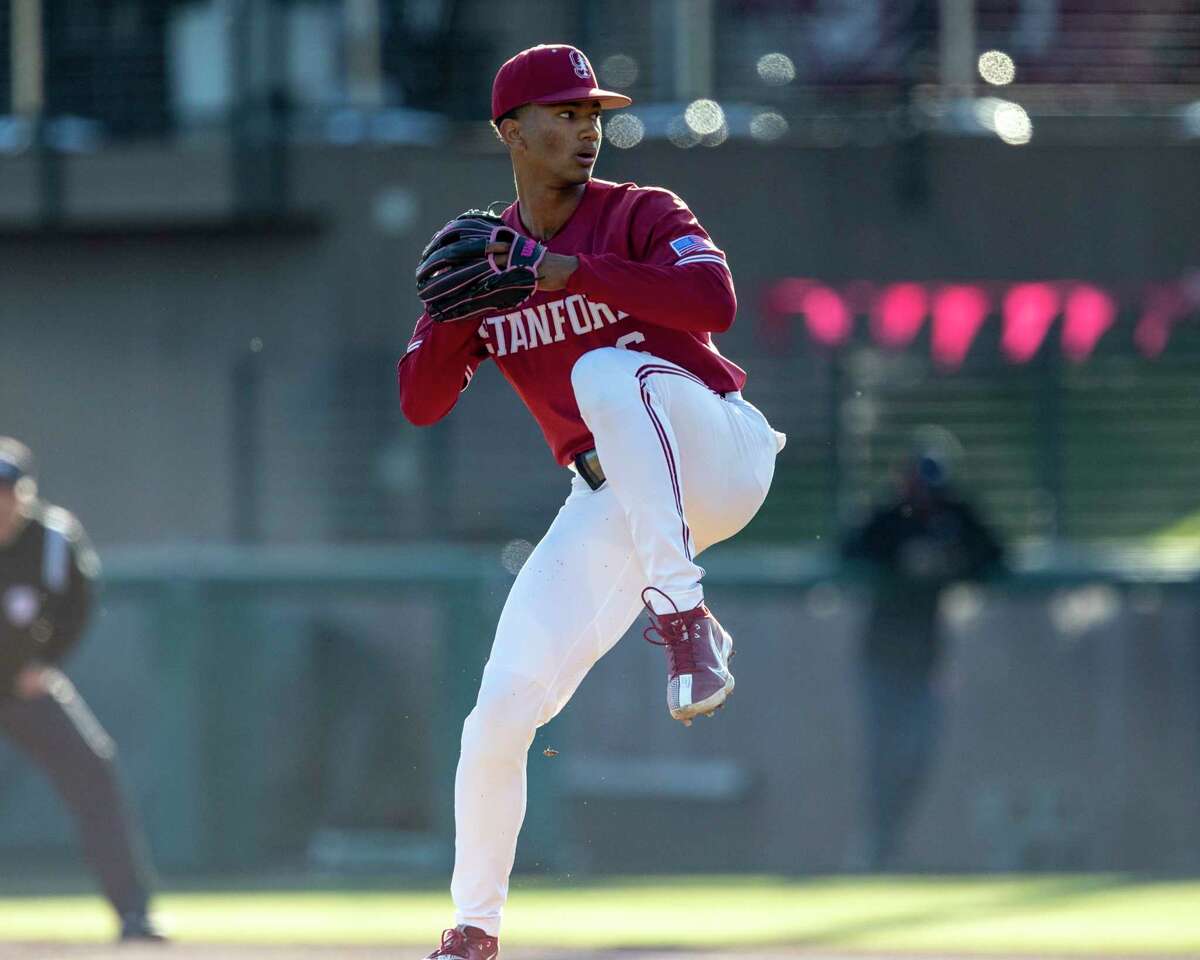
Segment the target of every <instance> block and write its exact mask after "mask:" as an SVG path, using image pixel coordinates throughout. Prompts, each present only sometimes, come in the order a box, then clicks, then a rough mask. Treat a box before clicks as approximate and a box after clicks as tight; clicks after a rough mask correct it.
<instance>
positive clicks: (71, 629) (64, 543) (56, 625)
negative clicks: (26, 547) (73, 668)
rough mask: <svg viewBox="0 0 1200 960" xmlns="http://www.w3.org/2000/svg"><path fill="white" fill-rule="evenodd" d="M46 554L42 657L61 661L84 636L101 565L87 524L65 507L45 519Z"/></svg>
mask: <svg viewBox="0 0 1200 960" xmlns="http://www.w3.org/2000/svg"><path fill="white" fill-rule="evenodd" d="M44 522H45V524H46V539H45V544H44V547H43V553H42V587H43V589H44V591H45V606H44V608H43V612H42V621H43V623H44V625H45V626H44V628H43V629H45V630H47V631H48V632H47V633H46V635H45V636H44V637H43V638H39V639H41V640H42V646H41V649H40V651H39V654H38V659H40V660H43V661H45V662H46V663H58V662H59V661H60V660H62V659H63V658H64V657H65V656H66V655H67V654H68V653H70V652H71V650H72V649H73V648H74V647H75V645H76V644H77V643H78V642H79V638H80V637H81V636H83V631H84V628H85V627H86V626H87V622H88V616H89V614H90V613H91V609H92V598H93V594H94V592H95V579H96V576H97V575H98V574H99V570H100V564H99V562H98V561H97V559H96V553H95V551H94V550H93V549H92V545H91V542H90V541H89V540H88V536H87V533H86V532H84V529H83V525H82V524H81V523H80V522H79V521H78V520H76V519H75V517H73V516H72V515H71V514H69V513H67V512H66V511H65V510H58V509H56V508H52V509H51V510H50V511H48V512H47V516H46V518H45V521H44Z"/></svg>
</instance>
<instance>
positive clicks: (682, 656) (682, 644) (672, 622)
mask: <svg viewBox="0 0 1200 960" xmlns="http://www.w3.org/2000/svg"><path fill="white" fill-rule="evenodd" d="M651 591H653V592H654V593H657V594H660V595H662V596H663V597H664V598H665V599H666V601H667V603H669V604H670V605H671V606H672V607H674V608H675V615H674V616H670V615H668V614H661V613H655V612H654V608H653V607H652V606H650V601H649V600H647V599H646V594H648V593H650V592H651ZM642 605H643V606H644V607H645V608H646V612H647V613H648V614H650V626H648V627H647V628H646V629H645V630H643V631H642V639H643V640H645V641H646V642H647V643H652V644H654V645H655V646H656V647H663V648H665V649H666V651H667V666H668V668H669V669H670V671H671V673H672V675H676V674H681V673H695V672H696V651H695V648H694V647H693V646H692V640H693V638H692V636H691V624H690V623H689V620H688V618H687V617H684V616H683V615H682V614H681V613H680V610H679V607H677V606H675V601H674V600H672V599H671V598H670V597H668V596H667V595H666V594H665V593H663V592H662V591H661V590H659V589H658V587H647V588H646V589H645V590H643V591H642ZM652 633H654V634H657V635H658V637H659V639H658V640H655V639H654V638H653V637H651V636H650V634H652Z"/></svg>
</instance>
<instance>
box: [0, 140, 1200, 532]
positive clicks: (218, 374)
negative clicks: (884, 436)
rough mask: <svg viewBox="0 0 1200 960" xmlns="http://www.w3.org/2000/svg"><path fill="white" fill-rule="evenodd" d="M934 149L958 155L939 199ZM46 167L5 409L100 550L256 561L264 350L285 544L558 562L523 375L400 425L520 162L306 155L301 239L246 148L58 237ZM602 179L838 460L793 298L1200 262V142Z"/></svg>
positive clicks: (941, 179) (12, 239) (6, 172)
mask: <svg viewBox="0 0 1200 960" xmlns="http://www.w3.org/2000/svg"><path fill="white" fill-rule="evenodd" d="M914 149H921V150H924V151H925V152H926V154H927V158H928V166H927V170H928V180H927V182H926V183H925V184H924V186H923V187H922V188H921V189H919V190H917V192H916V194H915V195H914V193H913V189H912V183H911V170H910V169H909V165H910V163H911V161H912V157H911V156H910V155H909V151H912V150H914ZM29 164H30V161H28V160H7V161H5V162H4V167H3V176H0V211H3V213H4V216H3V224H4V230H5V232H4V234H3V236H2V237H0V258H2V260H3V262H4V264H5V268H6V269H5V275H6V281H5V283H6V286H5V296H4V298H3V300H2V301H0V325H2V327H3V332H4V344H5V349H4V351H3V353H2V355H0V409H2V410H3V412H4V419H5V429H6V430H8V431H9V432H11V433H14V434H17V435H20V436H22V437H25V438H27V439H28V440H29V442H30V443H31V444H32V445H33V446H34V448H35V449H36V450H37V451H38V452H39V453H40V455H41V460H42V465H43V477H44V482H43V488H44V491H45V492H46V493H47V494H49V495H50V496H51V497H54V498H57V499H59V500H60V501H62V502H64V503H66V504H69V505H70V506H71V507H72V508H74V509H75V510H76V511H77V512H78V513H79V514H80V515H81V516H82V517H83V518H84V520H85V522H86V523H87V524H88V526H89V527H90V528H91V530H92V533H93V535H94V537H95V538H96V539H97V540H98V541H99V542H101V543H102V544H107V543H126V542H142V541H147V540H151V541H155V540H177V539H205V540H220V539H223V538H226V537H229V536H231V535H233V533H234V530H235V526H236V514H237V507H236V504H235V498H236V497H237V496H239V495H240V494H239V493H237V490H238V488H237V486H236V481H235V476H236V462H235V461H236V458H237V455H236V454H235V442H236V439H237V438H236V437H235V436H234V428H233V422H234V418H235V415H240V413H241V412H242V411H243V409H244V408H243V407H241V406H238V404H239V403H244V402H245V397H244V396H242V397H241V398H240V399H239V394H237V393H236V391H235V388H234V386H233V377H234V368H235V366H236V365H237V364H238V363H239V362H242V363H245V362H247V357H249V356H250V354H251V353H252V347H251V343H252V341H254V340H256V339H257V341H259V343H260V345H261V351H260V352H257V353H255V354H254V356H252V357H250V360H251V361H254V362H255V363H256V364H257V367H256V369H257V370H258V372H259V374H260V377H261V383H260V386H259V390H258V394H257V398H258V399H257V401H255V402H256V404H257V411H256V413H255V414H254V418H255V422H256V423H257V424H258V432H257V444H256V446H255V447H254V454H253V460H254V469H255V474H254V476H255V481H254V482H255V484H256V486H255V489H256V490H257V491H258V493H257V495H258V497H259V504H260V507H261V509H260V511H259V512H260V516H259V518H258V521H257V523H258V527H257V531H256V532H257V534H258V535H259V536H261V537H262V538H265V539H267V540H281V541H296V540H324V539H338V538H343V537H346V536H350V537H352V538H354V537H358V538H361V537H363V536H368V537H369V536H371V535H372V534H374V535H376V536H385V537H386V536H398V535H406V534H413V533H428V532H430V531H431V529H432V528H431V527H430V525H429V518H430V511H431V509H436V508H438V507H439V504H440V505H441V508H444V510H448V511H449V515H448V517H446V520H447V523H448V530H447V529H446V528H441V529H443V531H445V532H450V533H455V534H464V535H476V536H489V535H503V534H509V533H511V534H519V535H524V536H528V537H529V538H531V539H535V538H536V535H537V533H538V532H539V531H540V527H541V525H542V524H543V521H544V519H545V518H546V517H548V516H549V514H550V512H551V511H552V510H553V509H554V506H555V504H556V502H557V499H558V497H559V496H560V495H561V490H562V488H563V487H564V484H565V481H564V479H563V478H561V477H559V476H558V475H557V473H556V470H555V468H554V466H553V464H552V462H551V461H550V460H549V457H548V455H547V454H546V452H545V450H544V447H543V445H542V442H541V439H540V437H539V436H538V435H537V433H536V430H535V428H534V427H533V425H532V422H531V421H530V420H529V418H528V417H527V416H526V415H525V414H524V412H523V411H521V410H520V409H519V408H518V405H517V402H516V400H515V398H514V397H513V396H512V395H511V392H510V391H508V390H507V388H506V387H505V385H503V383H502V382H501V380H500V378H499V377H498V376H497V375H496V374H495V373H494V372H492V371H488V372H485V374H484V375H483V376H481V377H480V378H478V379H477V380H476V382H475V383H474V384H473V385H472V387H471V389H470V391H469V392H468V393H467V394H466V395H465V397H464V400H463V401H462V404H461V407H462V409H461V410H460V411H459V414H458V415H457V416H455V417H452V418H450V420H449V421H447V422H446V423H444V424H442V425H439V426H437V427H435V428H433V429H431V430H426V431H417V430H413V429H411V428H409V427H408V426H407V425H405V424H404V423H403V422H402V419H401V417H400V414H399V411H398V409H396V407H395V405H394V401H393V394H394V386H393V373H392V366H393V364H394V360H395V358H396V357H398V356H399V354H400V352H401V351H402V349H403V346H404V344H405V342H406V340H407V337H408V334H409V333H410V331H411V325H412V323H413V321H414V319H415V316H416V313H417V306H418V304H417V301H416V299H415V297H414V296H413V293H412V291H411V287H410V270H411V266H412V264H413V263H414V261H415V258H416V255H417V253H418V251H419V249H420V247H421V246H422V245H423V244H424V242H425V240H426V239H427V237H428V236H429V234H430V233H432V231H433V230H434V229H436V227H437V226H438V225H440V224H441V223H442V222H443V220H444V219H445V218H446V217H448V216H450V215H451V214H453V213H454V212H456V211H458V210H460V209H462V208H465V207H468V206H473V205H478V204H481V203H487V202H489V201H492V200H501V199H506V198H510V197H511V196H512V193H513V190H512V183H511V175H510V171H509V169H508V163H507V158H506V157H505V156H504V155H503V154H502V153H500V152H499V151H498V149H494V148H492V147H489V146H486V142H485V144H484V145H480V146H475V147H472V146H469V145H462V146H458V147H453V146H452V147H447V148H445V149H437V150H433V149H428V148H415V147H413V148H394V149H382V148H381V149H364V148H358V149H355V150H339V149H337V148H332V147H325V148H315V147H297V148H294V149H293V151H292V153H291V160H290V164H289V167H288V172H287V182H288V184H289V197H290V200H289V203H288V208H287V213H286V215H284V216H281V217H273V218H268V219H253V220H247V219H246V218H245V217H241V218H239V217H237V216H235V215H234V214H235V210H236V206H235V190H234V178H233V177H232V175H231V173H230V171H231V169H232V167H231V164H230V161H229V156H228V154H227V152H226V151H224V150H223V149H222V148H221V147H220V145H219V144H214V145H212V146H210V147H206V148H200V147H197V148H192V149H183V148H176V149H167V148H163V149H160V150H158V149H149V148H128V149H127V150H123V149H113V150H110V151H106V152H105V153H103V154H100V155H97V156H83V157H76V158H71V159H68V160H66V161H65V164H64V168H63V171H62V176H63V183H64V186H65V189H64V198H65V200H64V206H63V210H62V218H61V221H60V222H59V223H58V224H56V225H55V226H53V227H52V228H45V227H43V226H41V225H39V223H38V222H37V221H36V220H33V219H32V218H31V216H30V214H29V209H28V207H29V196H30V186H31V185H32V184H35V183H36V180H37V178H36V176H35V175H34V174H32V173H31V170H30V165H29ZM599 172H600V173H601V174H602V175H604V176H605V177H608V178H612V179H616V180H624V179H633V180H636V181H638V182H640V183H645V184H663V185H667V186H669V187H671V188H673V189H675V190H676V191H677V192H678V193H679V194H680V195H681V196H683V197H684V198H685V199H686V200H687V201H688V202H689V204H691V206H692V207H693V208H694V209H695V210H696V212H697V214H698V215H699V216H700V217H701V219H702V221H703V222H704V224H705V225H706V227H707V228H708V229H709V230H710V232H711V233H712V234H713V235H714V237H716V238H717V241H718V242H719V243H720V244H721V245H722V246H723V247H724V248H725V249H726V250H727V251H728V254H729V258H730V262H731V263H732V265H733V268H734V274H735V277H736V279H737V283H738V290H739V295H740V303H741V307H740V312H739V321H738V323H737V324H736V325H735V327H734V329H733V330H732V331H731V332H730V333H729V334H727V335H725V336H724V337H722V338H721V345H722V349H724V350H725V351H726V352H727V353H729V354H730V355H732V356H733V357H734V358H736V359H738V360H741V361H745V362H746V363H747V365H749V367H750V369H751V381H750V385H749V388H748V395H749V396H751V397H752V398H753V399H755V400H756V401H757V402H759V404H760V406H762V407H763V408H764V409H765V410H766V412H767V413H768V414H769V415H770V416H771V417H772V419H773V420H775V421H776V422H777V425H778V426H779V427H780V429H783V430H785V431H788V432H791V433H793V435H794V437H795V438H796V442H795V443H794V445H793V447H791V448H789V455H795V456H800V455H803V454H804V452H805V449H806V447H807V448H808V449H809V452H810V453H811V449H812V445H813V444H816V443H818V442H824V435H823V433H822V431H823V429H824V428H823V427H821V426H820V425H819V423H816V422H815V421H814V418H813V412H814V406H816V405H821V404H824V403H825V402H826V401H825V399H824V394H822V393H821V392H820V387H819V381H820V380H821V378H822V377H824V376H825V375H826V371H825V368H824V367H823V366H822V363H823V361H822V358H821V356H820V355H818V354H814V353H813V352H812V351H811V350H809V349H807V348H805V347H804V345H803V338H802V337H801V338H800V342H799V345H798V346H797V347H796V348H795V349H793V350H792V351H790V352H780V351H777V350H774V349H772V348H769V347H768V346H766V345H765V344H764V343H763V342H762V341H761V339H760V338H759V337H758V336H757V333H756V328H757V326H758V319H759V315H760V313H761V296H762V293H763V291H764V289H765V287H766V285H767V284H768V282H769V281H771V280H773V279H775V278H778V277H780V276H810V277H820V278H822V279H825V280H830V281H840V280H852V279H861V278H866V279H871V280H875V281H886V280H893V279H929V280H936V279H948V278H964V279H976V278H982V279H1006V278H1010V279H1039V278H1047V279H1056V278H1075V279H1088V280H1095V281H1099V282H1103V283H1105V284H1107V285H1109V286H1110V287H1112V288H1113V289H1115V290H1116V291H1117V292H1118V293H1120V294H1128V295H1129V297H1130V300H1131V302H1132V300H1133V299H1134V298H1135V297H1136V295H1137V292H1138V291H1139V290H1140V287H1141V285H1142V283H1143V282H1145V281H1148V280H1156V279H1161V278H1173V277H1178V276H1180V275H1182V274H1184V273H1185V272H1186V271H1187V270H1188V269H1189V267H1190V266H1192V265H1193V264H1195V263H1196V262H1197V261H1198V259H1200V250H1198V249H1197V247H1198V244H1200V241H1198V240H1197V237H1196V233H1195V231H1194V229H1192V225H1193V224H1194V222H1195V221H1196V217H1197V213H1198V212H1200V211H1198V207H1200V189H1198V187H1200V184H1198V181H1200V165H1198V164H1197V163H1196V156H1195V150H1194V148H1192V147H1189V146H1181V145H1167V144H1155V145H1149V144H1147V145H1139V146H1128V145H1121V146H1117V145H1112V146H1105V145H1089V146H1082V145H1079V146H1076V145H1072V144H1070V143H1054V142H1049V143H1044V144H1039V143H1036V142H1035V143H1034V144H1031V145H1028V146H1026V147H1022V148H1019V149H1013V148H1011V147H1007V146H1004V145H1003V144H999V143H997V142H995V141H993V140H988V141H982V140H979V141H972V140H957V141H934V142H930V143H928V144H926V145H925V146H923V147H914V146H913V145H912V144H907V145H905V144H901V145H892V146H885V147H879V148H873V149H867V148H861V147H858V148H851V147H845V148H829V149H807V150H800V149H794V148H783V147H779V148H771V147H763V146H758V145H753V144H747V143H729V144H726V145H725V146H723V147H721V148H720V149H719V150H710V149H707V148H704V147H697V148H694V149H693V150H691V151H681V150H679V149H676V148H673V147H671V146H669V145H665V144H646V145H643V146H642V147H641V148H640V149H638V150H637V151H636V152H622V151H620V150H616V149H612V148H609V150H608V151H607V152H606V154H605V156H604V157H603V158H602V160H601V164H600V168H599ZM1110 338H1111V339H1113V340H1114V341H1116V340H1117V339H1118V338H1125V340H1126V342H1127V338H1128V331H1124V332H1122V331H1118V330H1114V332H1113V333H1112V334H1110ZM1122 349H1124V347H1123V346H1122ZM1130 352H1132V351H1131V350H1130ZM821 412H822V414H823V413H824V412H825V411H824V410H823V409H822V411H821ZM482 462H486V463H488V464H490V466H489V469H488V475H489V482H488V483H486V484H481V483H479V482H477V469H478V468H477V465H478V464H479V463H482ZM467 464H471V465H472V466H471V467H468V466H467ZM435 477H436V478H438V483H436V484H435V483H434V478H435ZM439 484H440V492H439V490H438V489H435V488H436V487H438V485H439ZM439 496H441V497H442V500H438V497H439Z"/></svg>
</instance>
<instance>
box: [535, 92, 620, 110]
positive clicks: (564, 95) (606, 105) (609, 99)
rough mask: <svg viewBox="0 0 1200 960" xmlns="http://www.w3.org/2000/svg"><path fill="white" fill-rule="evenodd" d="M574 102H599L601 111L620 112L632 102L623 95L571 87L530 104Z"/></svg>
mask: <svg viewBox="0 0 1200 960" xmlns="http://www.w3.org/2000/svg"><path fill="white" fill-rule="evenodd" d="M576 100H599V101H600V109H601V110H620V109H621V107H628V106H629V105H630V104H631V103H633V100H631V99H630V98H629V97H627V96H625V94H623V93H614V92H613V91H612V90H601V89H600V88H599V87H572V88H571V89H569V90H562V91H560V92H559V93H555V94H552V95H551V96H548V97H539V98H538V99H537V100H532V101H530V102H531V103H540V104H542V105H543V106H545V105H547V104H551V103H573V102H574V101H576Z"/></svg>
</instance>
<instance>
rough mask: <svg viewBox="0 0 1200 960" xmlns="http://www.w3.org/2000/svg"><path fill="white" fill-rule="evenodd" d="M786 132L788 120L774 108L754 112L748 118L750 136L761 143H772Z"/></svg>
mask: <svg viewBox="0 0 1200 960" xmlns="http://www.w3.org/2000/svg"><path fill="white" fill-rule="evenodd" d="M787 132H788V122H787V120H786V119H784V117H783V115H782V114H779V113H776V112H775V111H774V110H764V111H763V112H762V113H756V114H755V115H754V116H753V117H751V119H750V136H752V137H753V138H754V139H755V140H759V141H761V142H763V143H772V142H774V141H776V140H778V139H780V138H781V137H783V136H785V135H786V134H787Z"/></svg>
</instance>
